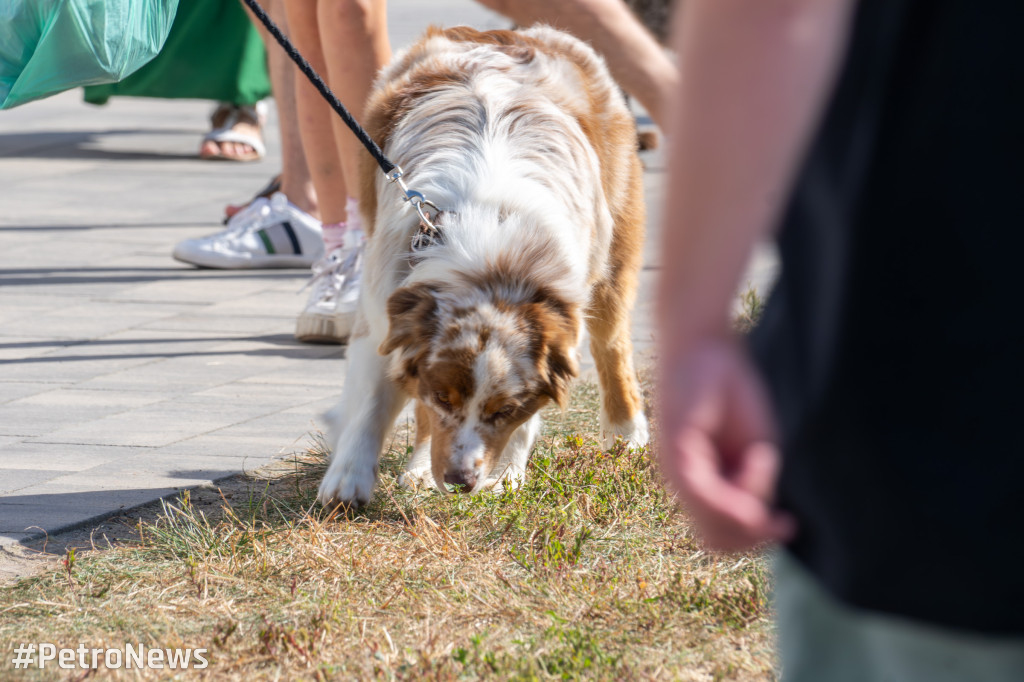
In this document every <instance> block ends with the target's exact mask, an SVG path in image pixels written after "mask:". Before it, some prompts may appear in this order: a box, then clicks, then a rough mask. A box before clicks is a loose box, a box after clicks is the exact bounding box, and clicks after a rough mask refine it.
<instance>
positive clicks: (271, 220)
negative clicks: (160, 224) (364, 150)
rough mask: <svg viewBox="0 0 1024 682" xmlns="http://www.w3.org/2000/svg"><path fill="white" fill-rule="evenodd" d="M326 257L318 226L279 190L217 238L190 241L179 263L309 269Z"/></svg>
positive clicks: (178, 252)
mask: <svg viewBox="0 0 1024 682" xmlns="http://www.w3.org/2000/svg"><path fill="white" fill-rule="evenodd" d="M323 255H324V243H323V236H322V235H321V230H320V222H319V221H318V220H317V219H316V218H314V217H313V216H311V215H309V214H308V213H305V212H304V211H301V210H299V209H298V208H296V207H295V206H294V205H293V204H292V203H291V202H290V201H288V197H286V196H285V195H283V194H281V193H280V192H278V193H277V194H275V195H273V196H272V197H270V198H269V199H263V198H260V199H256V200H254V201H253V202H252V203H250V204H249V205H248V206H247V207H246V208H244V209H243V210H241V211H239V212H238V213H236V214H235V215H234V216H232V217H231V219H230V220H229V221H228V224H227V227H226V228H225V229H223V230H221V231H220V232H217V233H216V234H211V235H209V236H207V237H200V238H198V239H186V240H185V241H183V242H181V243H179V244H178V245H177V246H175V247H174V252H173V256H174V258H175V259H176V260H180V261H182V262H183V263H189V264H191V265H198V266H199V267H201V268H218V269H225V270H233V269H243V268H308V267H310V266H312V265H313V263H315V262H317V261H318V260H319V259H320V258H322V257H323Z"/></svg>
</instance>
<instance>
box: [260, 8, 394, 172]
mask: <svg viewBox="0 0 1024 682" xmlns="http://www.w3.org/2000/svg"><path fill="white" fill-rule="evenodd" d="M243 1H244V2H245V4H246V5H247V6H248V7H249V9H251V10H252V13H253V14H254V15H256V18H257V19H259V20H260V22H261V23H262V24H263V25H264V26H266V27H267V30H268V31H270V35H272V36H274V40H276V41H277V42H278V44H280V45H281V47H283V48H284V51H285V52H287V53H288V56H289V57H291V59H292V61H293V62H295V64H296V65H297V66H298V67H299V70H300V71H302V73H304V74H306V78H308V79H309V80H310V82H311V83H312V84H313V85H314V86H315V87H316V89H317V90H319V91H320V94H321V95H323V97H324V99H325V100H327V102H328V104H330V105H331V108H332V109H334V110H335V111H336V112H338V116H341V120H342V121H344V122H345V125H347V126H348V127H349V129H350V130H351V131H352V132H353V133H355V136H356V137H358V138H359V141H360V142H362V143H363V146H364V147H366V151H368V152H370V154H371V155H372V156H373V158H374V159H376V161H377V165H379V166H380V169H381V170H382V171H384V175H389V174H390V173H391V171H393V170H394V169H395V168H397V166H395V164H393V163H391V162H390V161H388V157H386V156H384V152H382V151H381V150H380V147H378V146H377V143H376V142H374V141H373V138H371V137H370V136H369V135H368V134H367V132H366V131H365V130H363V127H362V126H361V125H359V123H358V122H356V120H355V119H354V118H352V114H350V113H349V112H348V109H346V108H345V105H344V104H342V103H341V101H340V100H339V99H338V98H337V97H336V96H335V95H334V93H333V92H331V89H330V88H329V87H327V84H326V83H324V80H323V78H321V77H320V75H319V74H318V73H317V72H316V71H314V70H313V67H312V66H310V65H309V62H307V61H306V58H305V57H303V56H302V55H301V54H299V51H298V50H296V49H295V46H294V45H292V43H291V41H290V40H288V38H287V37H286V36H285V34H284V33H281V29H279V28H278V27H277V24H275V23H274V22H273V20H272V19H271V18H270V17H269V16H267V13H266V12H265V11H263V8H262V7H260V6H259V4H258V3H257V2H256V0H243Z"/></svg>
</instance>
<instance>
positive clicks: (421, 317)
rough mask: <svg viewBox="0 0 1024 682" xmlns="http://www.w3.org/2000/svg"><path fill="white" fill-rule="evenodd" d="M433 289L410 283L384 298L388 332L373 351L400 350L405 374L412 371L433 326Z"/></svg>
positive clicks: (435, 317)
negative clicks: (401, 350)
mask: <svg viewBox="0 0 1024 682" xmlns="http://www.w3.org/2000/svg"><path fill="white" fill-rule="evenodd" d="M436 294H437V289H436V288H434V287H431V286H429V285H427V284H414V285H412V286H408V287H403V288H401V289H398V290H397V291H395V292H394V293H393V294H391V296H390V297H389V298H388V335H387V338H385V339H384V342H383V343H382V344H380V347H379V348H378V349H377V352H378V353H380V354H381V355H389V354H390V353H392V352H394V351H395V350H398V349H400V348H401V349H405V350H406V351H408V352H403V355H404V356H405V357H403V365H404V368H405V372H406V374H408V375H410V376H415V375H416V366H417V365H418V364H419V360H420V359H421V358H422V355H423V354H424V353H425V352H426V349H427V347H428V342H429V340H430V336H431V335H432V334H433V331H434V329H435V328H436V327H437V299H436Z"/></svg>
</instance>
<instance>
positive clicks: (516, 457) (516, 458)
mask: <svg viewBox="0 0 1024 682" xmlns="http://www.w3.org/2000/svg"><path fill="white" fill-rule="evenodd" d="M538 435H540V413H537V414H535V415H533V416H532V417H530V418H529V419H528V420H527V421H526V423H525V424H522V425H521V426H520V427H519V428H517V429H516V430H515V431H513V432H512V437H511V438H509V440H508V443H507V444H506V445H505V449H504V450H502V451H501V458H500V459H499V460H498V462H497V464H495V465H494V469H493V470H492V471H491V475H490V476H489V477H488V478H487V480H486V481H484V484H483V485H482V486H480V489H481V490H487V489H493V490H494V492H501V491H502V490H515V489H516V488H518V487H519V486H521V485H522V484H523V481H525V480H526V461H527V460H528V459H529V457H530V452H531V451H532V450H533V444H534V443H535V442H537V436H538Z"/></svg>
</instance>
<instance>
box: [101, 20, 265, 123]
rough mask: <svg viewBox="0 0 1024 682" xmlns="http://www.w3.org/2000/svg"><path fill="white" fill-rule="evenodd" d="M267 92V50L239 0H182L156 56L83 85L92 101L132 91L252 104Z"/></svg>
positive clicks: (103, 101)
mask: <svg viewBox="0 0 1024 682" xmlns="http://www.w3.org/2000/svg"><path fill="white" fill-rule="evenodd" d="M269 95H270V78H269V76H268V74H267V62H266V50H265V49H264V47H263V41H262V40H261V39H260V36H259V33H257V31H256V28H255V27H254V26H253V25H252V22H250V21H249V17H248V15H247V14H246V12H245V10H244V9H243V7H242V4H241V3H240V2H239V1H238V0H180V1H179V4H178V14H177V16H176V17H175V19H174V25H173V26H172V27H171V34H170V36H168V38H167V43H166V44H165V45H164V49H163V50H162V51H161V52H160V54H159V55H157V57H156V59H154V60H153V61H151V62H150V63H149V64H147V65H146V66H144V67H142V68H141V69H140V70H139V71H137V72H136V73H134V74H133V75H131V76H129V77H128V78H126V79H124V80H123V81H121V82H120V83H111V84H109V85H96V86H90V87H87V88H85V101H86V102H91V103H93V104H104V103H106V101H107V100H108V99H109V98H110V97H115V96H130V97H160V98H167V99H181V98H189V99H209V100H214V101H218V102H231V103H233V104H239V105H250V104H255V103H256V102H258V101H260V100H261V99H263V98H264V97H267V96H269Z"/></svg>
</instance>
